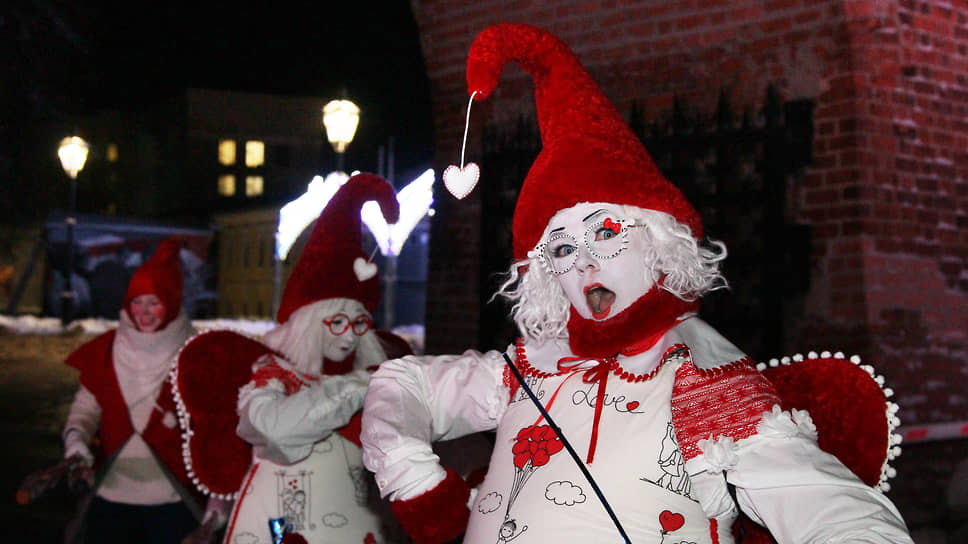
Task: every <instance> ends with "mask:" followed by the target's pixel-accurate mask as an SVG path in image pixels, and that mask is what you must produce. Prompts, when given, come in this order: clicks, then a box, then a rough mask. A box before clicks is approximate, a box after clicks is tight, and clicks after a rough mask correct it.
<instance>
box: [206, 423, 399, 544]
mask: <svg viewBox="0 0 968 544" xmlns="http://www.w3.org/2000/svg"><path fill="white" fill-rule="evenodd" d="M368 477H371V476H369V474H368V473H366V472H365V470H364V468H363V462H362V451H361V450H360V448H359V447H358V446H356V444H353V443H352V442H350V441H348V440H346V439H345V438H343V437H342V436H341V435H340V434H339V433H333V434H331V435H329V436H328V437H327V438H325V439H324V440H320V441H319V442H317V443H316V444H315V445H314V446H313V451H312V453H311V454H310V455H309V457H307V458H306V459H303V460H302V461H300V462H298V463H295V464H292V465H279V464H276V463H274V462H272V461H269V460H267V459H260V458H256V459H254V461H253V465H252V467H251V468H250V469H249V473H248V474H247V475H246V477H245V482H244V484H243V488H242V491H241V493H240V496H239V500H238V501H237V502H236V504H235V508H234V509H233V511H232V515H231V516H230V517H229V526H228V529H227V530H226V534H225V543H226V544H270V543H271V542H272V540H271V534H270V530H269V520H270V519H274V518H280V517H285V518H286V522H287V523H289V524H292V526H293V529H294V530H295V531H296V532H298V533H299V534H301V535H302V536H304V537H305V538H306V540H307V541H309V542H310V543H311V544H312V543H324V542H325V543H342V542H352V543H367V542H368V543H380V542H384V541H385V540H384V538H383V531H382V528H381V524H380V519H379V518H378V517H377V515H376V514H375V513H373V511H372V510H370V509H369V508H367V500H368V497H367V485H366V480H365V479H366V478H368Z"/></svg>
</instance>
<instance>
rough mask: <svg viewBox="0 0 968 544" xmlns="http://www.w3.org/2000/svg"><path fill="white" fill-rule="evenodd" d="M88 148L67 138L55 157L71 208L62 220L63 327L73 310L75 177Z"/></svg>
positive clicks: (85, 157) (76, 140)
mask: <svg viewBox="0 0 968 544" xmlns="http://www.w3.org/2000/svg"><path fill="white" fill-rule="evenodd" d="M89 148H90V146H88V145H87V142H85V141H84V140H83V139H81V138H79V137H77V136H68V137H67V138H64V139H63V140H61V143H60V147H58V148H57V156H58V157H60V161H61V166H63V167H64V172H66V173H67V176H68V177H69V178H71V206H70V209H69V213H68V215H67V217H66V218H65V219H64V223H65V226H66V228H67V270H66V272H65V274H64V277H65V281H66V283H65V284H64V290H63V291H61V322H62V323H63V324H64V325H67V324H68V323H70V321H71V319H72V318H73V317H74V316H73V310H74V289H73V286H72V285H71V275H72V274H73V273H74V223H76V220H75V219H74V211H75V208H76V207H77V175H78V174H79V173H80V172H81V170H82V169H83V168H84V162H85V161H87V151H88V149H89Z"/></svg>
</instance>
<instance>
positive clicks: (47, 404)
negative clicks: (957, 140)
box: [0, 329, 968, 544]
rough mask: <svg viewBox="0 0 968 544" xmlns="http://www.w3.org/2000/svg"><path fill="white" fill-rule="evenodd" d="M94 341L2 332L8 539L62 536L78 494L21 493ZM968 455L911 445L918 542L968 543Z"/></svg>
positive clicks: (907, 475)
mask: <svg viewBox="0 0 968 544" xmlns="http://www.w3.org/2000/svg"><path fill="white" fill-rule="evenodd" d="M88 338H90V337H86V336H84V335H83V334H81V333H66V334H63V335H55V336H37V335H11V334H8V333H5V332H4V331H3V330H2V329H0V441H2V442H0V443H2V444H3V445H4V448H3V450H2V452H3V453H0V455H2V456H3V459H4V460H3V466H4V468H5V470H3V471H2V475H0V542H24V541H29V542H31V543H33V544H46V543H51V544H53V543H59V542H61V541H62V536H63V531H64V527H65V525H66V523H67V521H68V520H69V518H70V517H71V515H72V514H73V511H74V505H75V504H74V503H75V498H74V497H71V496H70V495H69V494H67V493H66V492H59V493H54V494H52V495H50V496H47V497H45V498H43V499H41V500H39V501H37V502H35V503H33V504H30V505H27V506H21V505H19V504H17V503H16V501H15V500H14V495H15V492H16V489H17V487H18V485H19V484H20V482H21V481H22V480H23V478H24V476H26V475H27V474H28V473H30V472H31V471H34V470H37V469H39V468H43V467H47V466H50V465H53V464H54V463H56V462H57V461H59V460H60V457H61V455H62V450H61V442H60V430H61V426H62V425H63V421H64V418H65V416H66V414H67V409H68V406H69V405H70V402H71V399H72V398H73V394H74V391H75V390H76V388H77V374H76V372H75V371H73V370H71V369H69V368H67V367H65V366H64V365H63V364H62V361H63V360H64V358H65V357H66V356H67V354H69V353H70V352H71V351H72V350H73V349H75V348H76V347H77V346H79V345H80V344H81V343H83V342H84V341H85V340H87V339H88ZM902 416H903V414H902ZM966 458H968V441H964V440H962V441H953V442H940V443H930V444H920V445H919V444H914V445H908V446H906V447H905V448H904V453H903V455H902V456H901V458H900V459H899V460H898V461H897V463H896V464H895V466H896V468H897V470H898V474H899V476H898V477H897V478H895V479H894V480H893V485H894V490H893V491H891V493H890V494H889V496H890V497H891V498H892V500H894V501H895V503H896V504H897V505H898V507H899V508H900V510H901V512H902V514H903V515H904V517H905V519H906V521H907V522H908V524H909V526H910V527H911V528H912V532H913V534H914V536H915V541H916V542H917V544H956V543H957V544H962V543H964V542H968V534H966V533H968V520H966V519H965V516H966V513H964V512H963V513H955V512H953V511H952V510H951V508H949V506H948V504H949V502H950V501H949V499H948V494H949V491H950V489H949V488H951V487H953V486H952V483H951V479H952V474H954V473H955V470H956V467H957V465H958V463H959V462H963V460H964V459H966ZM964 477H965V476H964V474H962V475H961V476H960V478H964ZM963 483H964V484H965V485H964V486H961V487H962V488H968V482H963ZM955 487H957V486H955ZM24 537H29V540H27V539H24Z"/></svg>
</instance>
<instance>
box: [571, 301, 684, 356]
mask: <svg viewBox="0 0 968 544" xmlns="http://www.w3.org/2000/svg"><path fill="white" fill-rule="evenodd" d="M698 310H699V301H698V300H694V301H685V300H682V299H679V298H677V297H676V296H675V295H673V294H672V293H670V292H668V291H666V290H665V289H661V288H659V287H658V286H655V287H653V288H652V289H650V290H649V292H648V293H646V294H644V295H642V296H641V297H639V299H638V300H636V301H635V302H633V303H632V305H631V306H629V307H628V308H626V309H625V310H623V311H622V312H620V313H619V314H617V315H616V316H615V317H612V318H611V319H606V320H605V321H593V320H591V319H585V318H584V317H582V316H580V315H579V314H578V312H577V311H575V307H574V306H572V307H571V317H570V318H569V319H568V345H569V346H570V347H571V351H572V353H574V354H575V355H579V356H582V357H594V358H601V357H610V356H613V355H618V354H620V353H621V354H625V355H631V354H634V353H640V352H643V351H645V350H647V349H649V348H650V347H652V346H653V345H655V343H656V342H658V340H659V338H661V337H662V335H663V334H665V332H666V331H668V330H669V329H671V328H672V327H673V326H674V325H675V324H676V320H677V318H679V317H680V316H681V315H683V314H685V313H689V312H695V311H698Z"/></svg>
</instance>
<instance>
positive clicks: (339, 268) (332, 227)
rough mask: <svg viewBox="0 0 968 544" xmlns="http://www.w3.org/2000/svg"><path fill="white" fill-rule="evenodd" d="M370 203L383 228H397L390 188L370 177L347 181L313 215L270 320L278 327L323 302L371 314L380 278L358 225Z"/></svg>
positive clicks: (397, 212) (377, 299)
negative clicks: (339, 301)
mask: <svg viewBox="0 0 968 544" xmlns="http://www.w3.org/2000/svg"><path fill="white" fill-rule="evenodd" d="M370 200H375V201H376V202H377V204H379V205H380V210H381V211H382V212H383V218H384V219H385V220H386V222H387V223H388V224H390V223H396V222H397V219H399V217H400V205H399V203H398V202H397V195H396V193H395V192H394V190H393V186H391V185H390V184H389V183H388V182H387V181H386V180H385V179H383V178H381V177H380V176H377V175H374V174H367V173H363V174H357V175H355V176H353V177H351V178H350V179H349V180H348V181H347V182H346V183H345V184H344V185H343V186H342V187H340V188H339V190H338V191H336V194H335V195H333V198H332V199H330V201H329V203H328V204H327V205H326V207H325V208H323V211H322V212H321V213H320V214H319V218H318V219H317V220H316V225H315V226H314V227H313V230H312V232H311V233H310V235H309V240H308V241H307V242H306V247H305V248H304V249H303V252H302V256H300V258H299V262H298V263H296V266H295V267H294V268H293V269H292V274H291V275H290V276H289V281H288V282H286V289H285V291H284V292H283V294H282V301H281V302H280V304H279V312H278V313H277V315H276V319H277V321H278V322H279V323H280V324H282V323H285V322H286V321H287V320H288V319H289V316H290V315H292V313H293V312H295V311H296V310H298V309H299V308H301V307H303V306H305V305H306V304H311V303H313V302H317V301H320V300H324V299H327V298H350V299H354V300H358V301H360V302H361V303H362V304H363V306H364V307H366V309H367V310H368V311H369V312H370V313H373V312H374V311H376V307H377V305H378V304H379V303H380V277H379V275H378V274H376V265H374V264H373V263H371V262H369V261H368V259H367V255H366V254H365V253H364V252H363V222H362V219H360V209H361V208H362V207H363V204H364V203H366V202H367V201H370Z"/></svg>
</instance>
